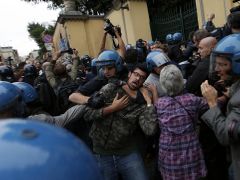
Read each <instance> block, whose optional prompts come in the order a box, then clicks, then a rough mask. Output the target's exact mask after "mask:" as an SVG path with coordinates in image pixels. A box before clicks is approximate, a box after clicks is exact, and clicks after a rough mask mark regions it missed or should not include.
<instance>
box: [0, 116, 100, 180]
mask: <svg viewBox="0 0 240 180" xmlns="http://www.w3.org/2000/svg"><path fill="white" fill-rule="evenodd" d="M0 131H1V137H0V145H1V150H0V153H1V156H2V158H1V162H0V173H1V178H2V179H5V180H7V179H9V180H10V179H19V180H26V179H39V180H42V179H58V180H63V179H71V180H78V179H88V180H101V179H102V176H101V174H100V171H99V168H98V165H97V163H96V160H95V159H94V156H93V155H92V154H91V152H90V150H89V149H88V148H87V147H86V145H85V144H84V143H83V142H82V141H81V140H80V139H78V138H77V137H75V136H74V135H73V134H71V133H70V132H68V131H67V130H65V129H62V128H59V127H54V126H51V125H49V124H46V123H42V122H37V121H34V120H24V119H4V120H3V121H1V122H0Z"/></svg>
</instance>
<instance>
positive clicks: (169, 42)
mask: <svg viewBox="0 0 240 180" xmlns="http://www.w3.org/2000/svg"><path fill="white" fill-rule="evenodd" d="M166 42H167V44H172V43H173V35H172V34H168V35H166Z"/></svg>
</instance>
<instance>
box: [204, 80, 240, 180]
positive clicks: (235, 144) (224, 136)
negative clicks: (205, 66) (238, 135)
mask: <svg viewBox="0 0 240 180" xmlns="http://www.w3.org/2000/svg"><path fill="white" fill-rule="evenodd" d="M202 119H203V120H204V121H205V122H206V123H207V124H208V126H209V127H210V128H211V129H212V130H213V131H214V133H215V135H216V137H217V138H218V141H219V142H220V143H221V144H223V145H230V147H231V156H232V163H233V169H234V175H235V179H240V171H239V169H240V141H239V139H238V140H237V141H234V140H233V139H232V138H231V137H230V136H229V127H230V124H231V123H232V122H233V121H234V120H237V121H239V119H240V80H238V81H237V82H236V83H234V84H233V85H232V86H231V88H230V100H229V101H228V105H227V115H226V116H224V115H223V114H222V112H221V110H220V108H219V107H217V106H216V107H213V108H211V109H209V110H208V111H207V112H206V113H205V114H204V115H203V116H202Z"/></svg>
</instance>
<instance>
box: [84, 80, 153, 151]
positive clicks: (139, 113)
mask: <svg viewBox="0 0 240 180" xmlns="http://www.w3.org/2000/svg"><path fill="white" fill-rule="evenodd" d="M100 92H101V93H102V95H103V97H104V100H105V106H109V105H111V104H112V101H113V99H114V97H115V96H116V94H117V93H118V95H119V97H122V96H124V95H126V92H125V91H124V90H123V89H122V87H121V86H118V85H116V84H114V83H109V84H107V85H105V86H104V87H103V88H102V89H101V90H100ZM102 111H103V109H92V108H89V107H88V108H87V109H86V111H85V115H84V118H85V120H89V121H93V125H92V128H91V131H90V137H91V138H92V141H93V151H94V152H95V153H97V154H104V155H123V154H128V153H130V152H132V151H134V150H137V148H138V147H139V146H138V145H137V143H138V142H139V140H140V143H144V142H143V139H141V137H140V138H139V133H138V132H139V131H142V132H144V134H146V135H153V134H154V133H155V132H156V130H157V118H156V112H155V107H154V106H150V107H147V105H146V104H144V103H137V102H136V101H135V99H132V98H130V101H129V104H128V106H127V107H126V108H124V109H122V110H121V111H118V112H115V113H113V114H110V115H108V116H105V117H103V116H102ZM140 134H141V133H140ZM142 134H143V133H142ZM137 141H138V142H137Z"/></svg>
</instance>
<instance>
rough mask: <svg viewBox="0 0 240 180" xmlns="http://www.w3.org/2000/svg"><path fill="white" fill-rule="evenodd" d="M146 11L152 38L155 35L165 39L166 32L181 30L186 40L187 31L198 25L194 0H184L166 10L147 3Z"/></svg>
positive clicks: (154, 37)
mask: <svg viewBox="0 0 240 180" xmlns="http://www.w3.org/2000/svg"><path fill="white" fill-rule="evenodd" d="M148 12H149V17H150V27H151V32H152V37H153V40H154V39H156V38H157V37H158V38H160V39H162V40H165V37H166V35H167V34H169V33H175V32H181V33H182V34H183V36H184V39H185V40H187V39H188V35H189V33H190V32H191V31H194V30H195V29H196V27H198V21H197V11H196V4H195V0H188V1H185V2H184V3H183V4H181V5H178V6H175V7H172V8H169V9H167V10H161V8H160V7H159V8H158V7H153V6H151V4H148Z"/></svg>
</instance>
